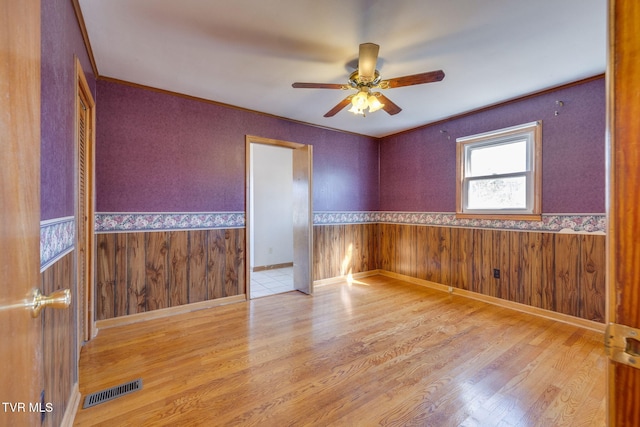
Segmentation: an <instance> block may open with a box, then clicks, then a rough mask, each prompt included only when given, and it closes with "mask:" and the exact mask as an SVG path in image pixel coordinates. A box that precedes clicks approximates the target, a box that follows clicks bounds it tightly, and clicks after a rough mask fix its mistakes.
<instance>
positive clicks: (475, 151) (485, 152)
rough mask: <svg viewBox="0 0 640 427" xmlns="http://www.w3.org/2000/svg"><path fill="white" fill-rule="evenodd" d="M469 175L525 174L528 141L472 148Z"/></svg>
mask: <svg viewBox="0 0 640 427" xmlns="http://www.w3.org/2000/svg"><path fill="white" fill-rule="evenodd" d="M469 151H470V152H469V154H470V156H469V161H470V165H469V175H468V176H470V177H472V176H487V175H502V174H507V173H513V172H524V171H527V170H528V167H527V141H526V140H524V139H523V140H520V141H515V142H510V143H506V144H498V145H489V146H485V147H482V146H480V147H472V148H470V149H469Z"/></svg>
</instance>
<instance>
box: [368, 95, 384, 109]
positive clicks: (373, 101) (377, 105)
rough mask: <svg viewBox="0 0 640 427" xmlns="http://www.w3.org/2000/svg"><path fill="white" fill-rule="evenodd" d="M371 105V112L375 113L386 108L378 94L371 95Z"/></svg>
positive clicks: (369, 100) (369, 101)
mask: <svg viewBox="0 0 640 427" xmlns="http://www.w3.org/2000/svg"><path fill="white" fill-rule="evenodd" d="M367 102H368V103H369V112H370V113H373V112H376V111H378V110H379V109H381V108H382V107H384V104H383V103H381V102H380V100H379V99H378V97H377V95H376V94H372V95H369V98H368V99H367Z"/></svg>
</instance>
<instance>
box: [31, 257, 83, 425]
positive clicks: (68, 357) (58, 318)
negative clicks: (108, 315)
mask: <svg viewBox="0 0 640 427" xmlns="http://www.w3.org/2000/svg"><path fill="white" fill-rule="evenodd" d="M73 255H74V254H73V252H71V253H68V254H67V255H64V256H63V257H62V258H60V259H59V260H58V261H56V262H55V263H54V264H52V265H51V266H50V267H48V268H47V269H46V270H44V271H43V272H42V273H41V274H40V280H41V289H42V292H43V294H45V295H49V294H51V293H53V292H54V291H57V290H60V289H64V288H73V283H74V282H75V270H74V265H73ZM72 300H73V301H72V306H71V307H69V308H68V309H66V310H52V309H47V310H43V311H42V313H41V314H40V316H41V317H42V344H43V345H42V353H43V354H42V360H43V374H44V398H43V399H44V401H45V402H46V403H51V404H52V405H53V411H51V412H48V413H46V415H45V418H44V420H45V421H44V423H43V424H42V425H43V426H59V425H66V424H65V422H64V420H65V419H66V420H68V419H73V416H74V415H75V411H76V408H77V404H78V400H77V399H78V398H79V394H78V388H77V386H78V368H77V363H76V361H77V355H76V345H77V344H76V326H75V325H76V324H75V318H74V315H73V314H74V313H75V311H76V304H77V303H78V301H77V298H73V299H72Z"/></svg>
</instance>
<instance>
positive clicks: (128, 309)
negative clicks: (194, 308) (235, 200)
mask: <svg viewBox="0 0 640 427" xmlns="http://www.w3.org/2000/svg"><path fill="white" fill-rule="evenodd" d="M96 257H97V262H96V320H104V319H111V318H115V317H120V316H126V315H130V314H137V313H144V312H149V311H153V310H158V309H162V308H170V307H177V306H180V305H184V304H191V303H196V302H201V301H209V300H214V299H219V298H225V297H230V296H237V295H242V294H245V293H246V280H245V264H244V263H245V230H244V229H243V228H232V229H211V230H189V231H186V230H185V231H145V232H132V233H107V234H98V235H97V236H96Z"/></svg>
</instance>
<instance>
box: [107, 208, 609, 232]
mask: <svg viewBox="0 0 640 427" xmlns="http://www.w3.org/2000/svg"><path fill="white" fill-rule="evenodd" d="M95 218H96V222H95V231H96V233H113V232H129V231H133V232H135V231H171V230H199V229H211V228H243V227H245V216H244V212H196V213H98V214H96V217H95ZM367 223H392V224H414V225H437V226H446V227H467V228H491V229H503V230H521V231H545V232H572V233H605V232H606V216H605V215H604V214H544V215H542V221H513V220H482V219H456V216H455V214H454V213H446V212H445V213H437V212H373V211H364V212H346V211H345V212H339V211H335V212H314V214H313V224H314V225H337V224H367Z"/></svg>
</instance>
